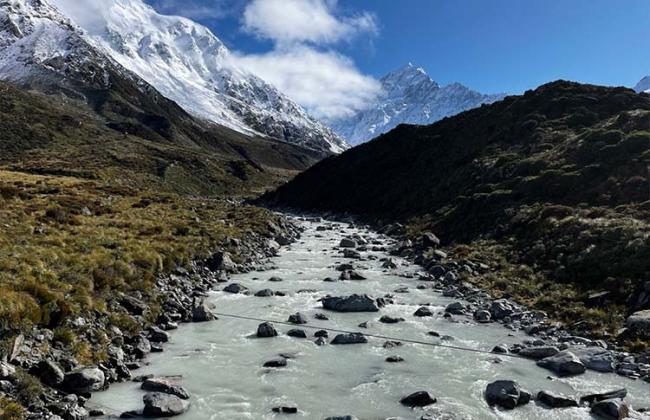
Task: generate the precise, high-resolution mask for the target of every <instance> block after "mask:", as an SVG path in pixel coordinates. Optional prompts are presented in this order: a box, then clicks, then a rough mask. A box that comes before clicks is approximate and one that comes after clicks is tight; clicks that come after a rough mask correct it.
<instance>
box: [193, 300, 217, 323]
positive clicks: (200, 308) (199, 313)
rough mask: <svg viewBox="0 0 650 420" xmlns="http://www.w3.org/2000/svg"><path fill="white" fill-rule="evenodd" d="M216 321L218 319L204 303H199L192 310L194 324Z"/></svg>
mask: <svg viewBox="0 0 650 420" xmlns="http://www.w3.org/2000/svg"><path fill="white" fill-rule="evenodd" d="M214 319H216V317H215V316H214V314H213V313H212V311H210V308H209V307H208V305H207V304H206V303H204V302H201V303H199V304H198V305H197V306H195V307H194V308H193V309H192V322H207V321H212V320H214Z"/></svg>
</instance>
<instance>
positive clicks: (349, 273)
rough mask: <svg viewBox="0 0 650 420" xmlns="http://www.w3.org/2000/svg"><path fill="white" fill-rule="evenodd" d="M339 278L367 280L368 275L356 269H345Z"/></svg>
mask: <svg viewBox="0 0 650 420" xmlns="http://www.w3.org/2000/svg"><path fill="white" fill-rule="evenodd" d="M339 280H366V277H365V276H364V275H363V274H361V273H359V272H358V271H356V270H345V271H343V272H341V275H340V276H339Z"/></svg>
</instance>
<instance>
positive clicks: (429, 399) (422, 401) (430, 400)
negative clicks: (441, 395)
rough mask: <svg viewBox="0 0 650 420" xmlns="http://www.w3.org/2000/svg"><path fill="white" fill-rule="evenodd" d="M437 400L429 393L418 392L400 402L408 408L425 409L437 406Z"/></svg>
mask: <svg viewBox="0 0 650 420" xmlns="http://www.w3.org/2000/svg"><path fill="white" fill-rule="evenodd" d="M436 401H437V400H436V399H435V398H434V397H433V396H432V395H431V394H430V393H429V392H427V391H417V392H414V393H412V394H410V395H407V396H406V397H404V398H402V399H401V400H400V403H401V404H402V405H405V406H407V407H425V406H427V405H431V404H435V403H436Z"/></svg>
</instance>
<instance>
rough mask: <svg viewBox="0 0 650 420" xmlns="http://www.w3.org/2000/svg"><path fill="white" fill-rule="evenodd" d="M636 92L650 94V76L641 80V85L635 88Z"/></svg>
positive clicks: (638, 84)
mask: <svg viewBox="0 0 650 420" xmlns="http://www.w3.org/2000/svg"><path fill="white" fill-rule="evenodd" d="M634 90H635V91H637V92H639V93H641V92H648V93H650V76H646V77H644V78H643V79H641V80H639V83H637V84H636V86H634Z"/></svg>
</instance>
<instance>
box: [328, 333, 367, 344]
mask: <svg viewBox="0 0 650 420" xmlns="http://www.w3.org/2000/svg"><path fill="white" fill-rule="evenodd" d="M367 342H368V339H367V338H366V337H365V336H364V335H363V334H361V333H348V334H338V335H337V336H336V337H334V340H332V342H331V343H330V344H363V343H367Z"/></svg>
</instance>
